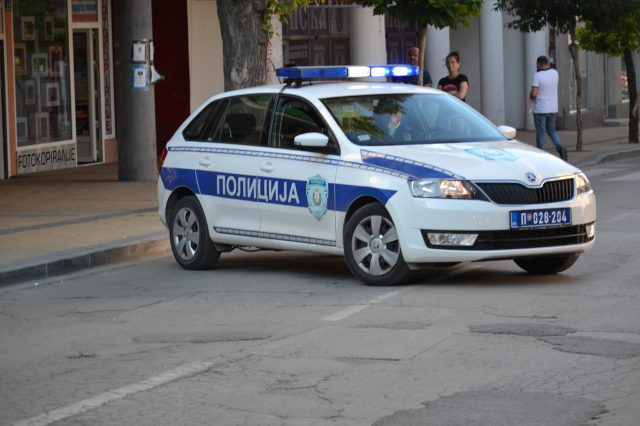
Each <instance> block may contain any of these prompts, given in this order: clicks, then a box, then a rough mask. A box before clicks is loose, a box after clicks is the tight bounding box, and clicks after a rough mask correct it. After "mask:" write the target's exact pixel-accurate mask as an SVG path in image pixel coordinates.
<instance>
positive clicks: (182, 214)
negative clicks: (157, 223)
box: [169, 196, 220, 270]
mask: <svg viewBox="0 0 640 426" xmlns="http://www.w3.org/2000/svg"><path fill="white" fill-rule="evenodd" d="M169 238H170V240H171V251H173V256H174V257H175V259H176V261H177V262H178V264H179V265H180V266H182V267H183V268H184V269H189V270H203V269H209V268H211V267H213V265H215V264H216V262H217V261H218V259H219V258H220V252H219V251H218V250H216V248H215V246H214V244H213V241H211V238H210V236H209V229H208V227H207V220H206V218H205V217H204V211H203V210H202V206H201V205H200V203H199V202H198V199H197V198H196V197H194V196H190V197H184V198H182V199H180V201H178V202H177V203H176V206H175V207H174V208H173V210H172V213H171V222H169Z"/></svg>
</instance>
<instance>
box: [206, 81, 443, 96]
mask: <svg viewBox="0 0 640 426" xmlns="http://www.w3.org/2000/svg"><path fill="white" fill-rule="evenodd" d="M284 86H285V85H284V84H274V85H269V86H258V87H251V88H247V89H241V90H233V91H230V92H225V93H221V94H219V95H216V96H214V97H212V98H211V99H210V100H213V99H221V98H226V97H230V96H242V95H260V94H273V93H279V92H280V91H281V90H282V88H283V87H284ZM406 93H431V94H444V92H442V91H440V90H437V89H433V88H430V87H420V86H414V85H411V84H401V83H385V82H372V81H346V82H330V81H317V82H313V83H312V84H309V83H306V82H305V83H303V84H302V86H301V87H298V88H294V87H288V88H285V90H284V91H283V94H287V95H298V96H301V97H303V98H311V99H313V98H316V99H324V98H338V97H344V96H365V95H383V94H388V95H393V94H406Z"/></svg>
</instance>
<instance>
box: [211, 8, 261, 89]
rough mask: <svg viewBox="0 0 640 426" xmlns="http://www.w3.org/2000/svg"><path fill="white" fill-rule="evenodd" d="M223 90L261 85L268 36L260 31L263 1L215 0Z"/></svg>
mask: <svg viewBox="0 0 640 426" xmlns="http://www.w3.org/2000/svg"><path fill="white" fill-rule="evenodd" d="M217 3H218V20H219V21H220V33H221V35H222V58H223V65H222V67H223V71H224V90H225V91H229V90H238V89H244V88H246V87H255V86H262V85H264V84H265V83H266V78H267V72H266V71H267V45H268V43H269V36H268V35H267V33H266V32H264V30H263V29H262V22H263V19H264V13H265V11H266V5H265V1H264V0H240V1H238V0H218V1H217Z"/></svg>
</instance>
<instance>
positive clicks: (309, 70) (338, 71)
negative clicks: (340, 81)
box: [276, 65, 420, 80]
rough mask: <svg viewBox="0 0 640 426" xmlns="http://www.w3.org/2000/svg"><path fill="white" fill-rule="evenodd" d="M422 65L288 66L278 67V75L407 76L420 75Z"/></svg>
mask: <svg viewBox="0 0 640 426" xmlns="http://www.w3.org/2000/svg"><path fill="white" fill-rule="evenodd" d="M419 73H420V67H414V66H411V65H381V66H373V67H369V66H359V65H348V66H339V67H288V68H278V69H277V70H276V75H277V76H278V77H283V78H290V79H292V80H308V79H320V78H345V77H347V78H348V77H369V76H371V77H391V76H393V77H406V76H410V75H418V74H419Z"/></svg>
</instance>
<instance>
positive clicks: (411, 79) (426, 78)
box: [392, 47, 433, 87]
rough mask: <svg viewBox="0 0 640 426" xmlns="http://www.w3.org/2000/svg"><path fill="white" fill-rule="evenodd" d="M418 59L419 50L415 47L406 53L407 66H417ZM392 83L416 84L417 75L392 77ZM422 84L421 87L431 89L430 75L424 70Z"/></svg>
mask: <svg viewBox="0 0 640 426" xmlns="http://www.w3.org/2000/svg"><path fill="white" fill-rule="evenodd" d="M419 58H420V49H418V48H417V47H412V48H410V49H409V51H408V52H407V65H412V66H414V67H417V66H418V59H419ZM392 81H393V82H394V83H404V84H413V85H417V84H418V76H417V75H408V76H406V77H394V78H393V79H392ZM422 84H423V86H427V87H433V81H432V80H431V74H429V71H427V70H426V69H425V70H424V75H423V76H422Z"/></svg>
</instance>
